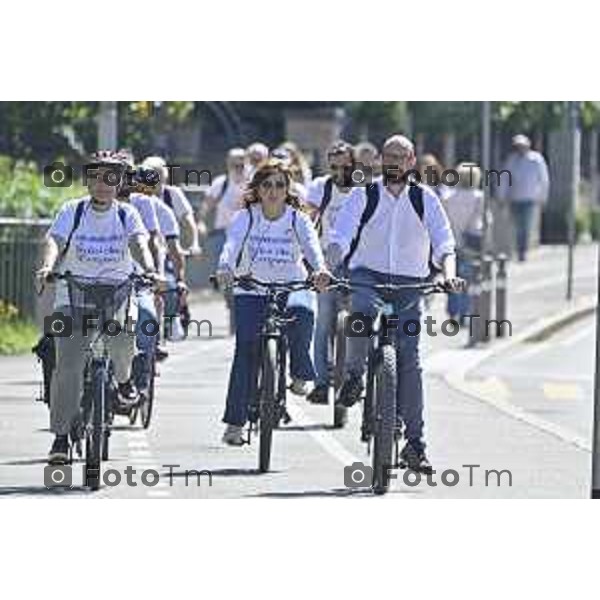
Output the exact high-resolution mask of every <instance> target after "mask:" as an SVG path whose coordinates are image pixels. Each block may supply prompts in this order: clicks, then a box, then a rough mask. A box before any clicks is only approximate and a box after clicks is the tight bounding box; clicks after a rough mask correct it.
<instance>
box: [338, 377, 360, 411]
mask: <svg viewBox="0 0 600 600" xmlns="http://www.w3.org/2000/svg"><path fill="white" fill-rule="evenodd" d="M364 390H365V386H364V384H363V380H362V377H361V376H360V375H352V374H351V375H350V376H349V377H348V378H347V379H346V380H345V381H344V383H343V384H342V388H341V389H340V392H339V394H338V397H337V398H336V403H338V404H341V405H342V406H345V407H346V408H350V407H351V406H354V404H356V403H357V402H358V401H359V400H360V398H361V396H362V394H363V392H364Z"/></svg>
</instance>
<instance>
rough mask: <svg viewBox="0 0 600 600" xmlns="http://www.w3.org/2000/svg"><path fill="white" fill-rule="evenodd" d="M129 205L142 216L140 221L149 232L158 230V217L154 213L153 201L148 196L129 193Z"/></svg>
mask: <svg viewBox="0 0 600 600" xmlns="http://www.w3.org/2000/svg"><path fill="white" fill-rule="evenodd" d="M129 202H130V203H131V206H135V208H136V209H137V211H138V212H139V213H140V216H141V217H142V223H143V224H144V227H145V228H146V229H147V230H148V232H149V233H152V232H154V231H158V228H159V225H158V219H157V215H156V209H155V203H154V200H153V199H152V198H151V197H150V196H146V195H145V194H131V195H130V196H129Z"/></svg>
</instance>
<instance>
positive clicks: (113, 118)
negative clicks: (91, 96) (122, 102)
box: [98, 101, 118, 150]
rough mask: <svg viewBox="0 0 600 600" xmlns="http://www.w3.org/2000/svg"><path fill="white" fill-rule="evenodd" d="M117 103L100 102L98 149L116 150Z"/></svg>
mask: <svg viewBox="0 0 600 600" xmlns="http://www.w3.org/2000/svg"><path fill="white" fill-rule="evenodd" d="M117 142H118V140H117V103H116V102H114V101H110V102H100V111H99V113H98V148H100V149H102V150H116V149H117Z"/></svg>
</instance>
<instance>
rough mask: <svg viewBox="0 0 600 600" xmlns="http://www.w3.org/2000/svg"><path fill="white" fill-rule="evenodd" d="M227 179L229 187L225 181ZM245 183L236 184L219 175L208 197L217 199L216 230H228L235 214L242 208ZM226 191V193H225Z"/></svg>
mask: <svg viewBox="0 0 600 600" xmlns="http://www.w3.org/2000/svg"><path fill="white" fill-rule="evenodd" d="M226 179H227V185H225V180H226ZM244 188H245V183H236V182H235V181H233V180H232V179H231V177H229V178H227V177H226V176H225V175H219V176H218V177H216V178H215V180H214V181H213V183H212V185H211V186H210V188H209V190H208V193H207V195H208V196H210V197H211V198H217V199H218V200H219V201H218V203H217V208H216V213H215V224H214V229H227V228H228V227H229V225H230V224H231V220H232V219H233V216H234V215H235V213H236V212H237V211H238V210H240V209H241V208H242V206H241V204H240V202H241V198H242V194H243V192H244ZM223 191H225V193H223Z"/></svg>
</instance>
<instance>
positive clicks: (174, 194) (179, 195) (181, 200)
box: [160, 185, 194, 221]
mask: <svg viewBox="0 0 600 600" xmlns="http://www.w3.org/2000/svg"><path fill="white" fill-rule="evenodd" d="M165 190H166V191H167V193H168V195H169V198H170V199H171V203H172V206H170V208H172V209H173V212H174V213H175V216H176V217H177V220H178V221H181V220H182V219H183V217H185V215H192V216H194V209H193V208H192V205H191V204H190V201H189V200H188V199H187V198H186V197H185V194H184V193H183V192H182V191H181V189H180V188H178V187H177V186H176V185H165V186H164V187H163V189H162V190H161V192H160V199H161V200H162V201H163V202H164V203H165V204H166V205H167V206H169V203H168V202H167V201H166V199H165V196H166V194H165Z"/></svg>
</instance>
